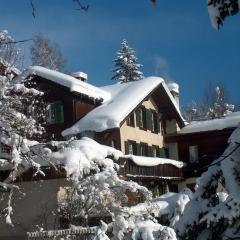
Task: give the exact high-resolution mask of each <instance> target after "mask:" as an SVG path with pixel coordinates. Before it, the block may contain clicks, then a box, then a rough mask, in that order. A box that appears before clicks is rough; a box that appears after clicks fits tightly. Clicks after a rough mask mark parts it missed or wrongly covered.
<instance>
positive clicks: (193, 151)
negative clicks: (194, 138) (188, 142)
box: [189, 145, 198, 163]
mask: <svg viewBox="0 0 240 240" xmlns="http://www.w3.org/2000/svg"><path fill="white" fill-rule="evenodd" d="M189 161H190V162H191V163H196V162H198V146H197V145H194V146H189Z"/></svg>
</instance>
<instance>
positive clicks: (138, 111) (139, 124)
mask: <svg viewBox="0 0 240 240" xmlns="http://www.w3.org/2000/svg"><path fill="white" fill-rule="evenodd" d="M136 121H137V126H138V127H141V110H140V109H139V108H138V109H137V111H136Z"/></svg>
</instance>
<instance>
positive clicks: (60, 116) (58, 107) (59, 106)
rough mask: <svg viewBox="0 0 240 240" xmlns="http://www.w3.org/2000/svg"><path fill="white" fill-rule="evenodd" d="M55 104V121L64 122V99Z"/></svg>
mask: <svg viewBox="0 0 240 240" xmlns="http://www.w3.org/2000/svg"><path fill="white" fill-rule="evenodd" d="M54 105H55V122H56V123H63V122H64V112H63V103H62V101H58V102H56V103H55V104H54Z"/></svg>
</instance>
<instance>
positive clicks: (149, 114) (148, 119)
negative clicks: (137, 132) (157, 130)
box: [146, 109, 153, 130]
mask: <svg viewBox="0 0 240 240" xmlns="http://www.w3.org/2000/svg"><path fill="white" fill-rule="evenodd" d="M146 125H147V129H148V130H152V128H153V123H152V112H151V111H150V110H148V109H146Z"/></svg>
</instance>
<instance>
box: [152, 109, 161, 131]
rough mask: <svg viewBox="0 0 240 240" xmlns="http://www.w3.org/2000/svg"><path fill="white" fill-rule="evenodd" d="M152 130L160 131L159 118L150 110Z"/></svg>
mask: <svg viewBox="0 0 240 240" xmlns="http://www.w3.org/2000/svg"><path fill="white" fill-rule="evenodd" d="M152 131H153V132H155V133H159V132H160V119H158V114H157V113H156V112H152Z"/></svg>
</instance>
